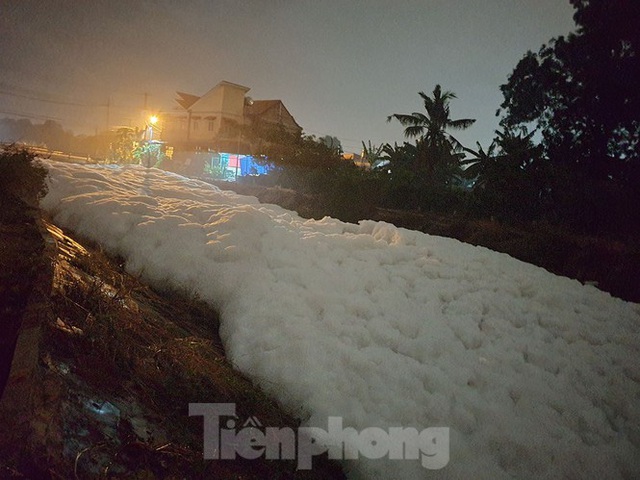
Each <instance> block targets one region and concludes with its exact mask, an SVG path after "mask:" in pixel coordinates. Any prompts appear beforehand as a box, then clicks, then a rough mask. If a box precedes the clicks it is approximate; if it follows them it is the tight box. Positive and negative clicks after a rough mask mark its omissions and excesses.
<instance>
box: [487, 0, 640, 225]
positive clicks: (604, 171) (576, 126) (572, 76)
mask: <svg viewBox="0 0 640 480" xmlns="http://www.w3.org/2000/svg"><path fill="white" fill-rule="evenodd" d="M571 4H572V5H573V6H574V8H575V10H576V11H575V14H574V21H575V22H576V25H577V30H576V32H575V33H571V34H569V35H568V36H567V37H566V38H565V37H558V38H555V39H552V40H551V42H550V43H549V45H548V46H547V45H543V46H542V48H541V49H540V50H539V52H538V53H532V52H527V54H526V55H525V56H524V58H522V60H520V62H519V63H518V65H517V66H516V68H515V69H514V71H513V73H512V74H511V75H510V76H509V78H508V82H507V83H506V84H505V85H502V86H501V90H502V93H503V95H504V102H503V103H502V105H501V108H502V112H503V113H504V116H503V118H502V120H501V124H502V125H503V126H504V127H506V128H514V127H518V126H523V125H533V126H534V127H535V129H536V130H537V131H539V132H540V133H541V138H542V140H541V144H542V147H543V148H544V153H545V154H546V156H547V157H548V159H549V161H550V164H551V165H552V167H553V169H552V172H553V177H552V178H550V182H549V185H550V189H551V191H550V194H551V195H552V197H553V205H554V208H555V210H556V211H557V214H558V215H559V217H562V218H563V219H564V220H565V221H571V222H573V223H576V222H577V224H576V226H580V227H582V228H586V229H588V230H590V231H604V230H611V229H612V228H617V229H620V228H627V226H628V225H631V224H633V223H639V222H640V215H639V214H638V212H637V209H636V208H634V207H633V206H632V205H631V203H637V202H638V201H640V88H638V85H637V79H638V78H640V2H638V1H636V0H571ZM500 112H501V111H499V113H500ZM616 223H617V225H615V224H616ZM578 224H579V225H578Z"/></svg>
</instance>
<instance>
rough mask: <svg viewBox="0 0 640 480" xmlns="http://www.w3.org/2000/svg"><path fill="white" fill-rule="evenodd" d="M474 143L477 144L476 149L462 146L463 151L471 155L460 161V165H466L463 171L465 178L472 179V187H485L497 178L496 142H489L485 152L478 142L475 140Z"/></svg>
mask: <svg viewBox="0 0 640 480" xmlns="http://www.w3.org/2000/svg"><path fill="white" fill-rule="evenodd" d="M476 145H477V146H478V149H477V151H474V150H472V149H470V148H466V147H465V148H464V151H465V152H467V153H470V154H471V155H473V157H472V158H469V159H465V160H463V161H462V162H461V164H462V165H468V167H467V168H466V169H465V170H464V172H463V173H464V176H465V177H466V178H468V179H470V180H473V181H474V187H473V188H474V189H478V188H486V187H487V185H489V184H491V183H492V182H493V181H495V180H496V178H499V169H498V158H497V156H496V153H495V149H496V143H495V142H491V145H489V148H488V149H487V151H486V152H485V151H484V149H483V148H482V146H481V145H480V142H476Z"/></svg>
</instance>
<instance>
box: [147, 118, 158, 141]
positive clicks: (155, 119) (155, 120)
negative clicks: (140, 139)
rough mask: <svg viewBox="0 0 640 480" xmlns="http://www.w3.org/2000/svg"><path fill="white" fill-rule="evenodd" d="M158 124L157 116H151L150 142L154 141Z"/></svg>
mask: <svg viewBox="0 0 640 480" xmlns="http://www.w3.org/2000/svg"><path fill="white" fill-rule="evenodd" d="M157 123H158V117H157V115H151V116H150V117H149V140H153V127H154V125H156V124H157Z"/></svg>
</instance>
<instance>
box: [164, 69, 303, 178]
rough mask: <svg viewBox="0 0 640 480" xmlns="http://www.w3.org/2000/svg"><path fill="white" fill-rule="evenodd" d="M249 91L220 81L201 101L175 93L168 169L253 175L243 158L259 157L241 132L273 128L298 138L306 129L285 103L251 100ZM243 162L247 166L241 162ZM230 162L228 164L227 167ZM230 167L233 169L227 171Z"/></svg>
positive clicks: (167, 124) (167, 132) (167, 130)
mask: <svg viewBox="0 0 640 480" xmlns="http://www.w3.org/2000/svg"><path fill="white" fill-rule="evenodd" d="M249 90H250V88H249V87H245V86H242V85H238V84H235V83H231V82H227V81H222V82H220V83H218V84H217V85H216V86H215V87H213V88H212V89H211V90H209V91H208V92H207V93H205V94H204V95H203V96H201V97H199V96H197V95H192V94H189V93H184V92H177V95H178V97H177V98H176V102H177V104H178V106H177V107H176V110H175V111H172V112H168V113H165V114H164V115H163V128H162V139H163V141H164V142H166V144H167V145H170V146H171V147H172V148H173V152H174V153H173V161H168V162H167V168H168V169H171V170H174V171H180V172H181V173H190V174H193V173H195V174H198V171H199V170H201V169H206V168H207V162H209V167H210V168H212V169H215V168H222V169H226V170H227V173H228V170H229V168H231V169H235V171H234V172H233V173H234V174H235V175H234V176H235V177H237V176H238V173H240V174H243V173H244V172H243V171H244V170H246V171H247V172H248V171H249V169H252V168H253V169H255V168H256V167H255V166H251V165H250V166H249V167H246V168H243V165H245V166H246V165H248V164H247V160H246V158H244V157H250V156H257V155H260V153H261V152H259V151H255V150H256V147H255V145H252V144H251V143H250V142H249V141H248V140H247V139H246V138H245V137H246V136H245V135H243V134H242V128H241V127H247V126H252V125H255V124H256V123H257V122H259V123H260V124H261V125H271V126H274V127H282V128H284V129H285V130H286V131H289V132H291V133H297V134H300V133H301V132H302V128H301V127H300V125H298V123H297V122H296V120H295V119H294V118H293V116H292V115H291V113H289V111H288V110H287V108H286V107H285V106H284V104H283V103H282V101H281V100H252V99H251V98H250V97H248V96H247V92H248V91H249ZM243 159H244V162H243ZM225 162H226V163H225ZM229 164H231V167H229Z"/></svg>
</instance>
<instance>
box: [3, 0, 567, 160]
mask: <svg viewBox="0 0 640 480" xmlns="http://www.w3.org/2000/svg"><path fill="white" fill-rule="evenodd" d="M0 8H1V11H0V48H1V54H0V116H7V114H21V115H25V116H31V118H32V120H34V121H38V122H41V121H43V120H44V119H45V118H52V119H56V120H58V121H60V123H62V124H63V125H64V126H65V128H69V129H71V130H73V131H74V132H75V133H93V132H95V131H96V130H97V129H100V130H101V129H104V128H105V126H106V124H107V108H106V107H105V106H104V105H106V104H107V102H109V104H110V108H109V123H110V124H111V125H112V126H113V125H122V124H124V125H132V126H135V125H136V124H137V123H138V122H139V115H140V111H141V109H142V108H143V106H144V102H145V93H146V94H148V95H147V104H148V107H149V108H151V109H154V110H170V109H172V108H174V102H173V99H174V97H175V91H176V90H180V91H184V92H188V93H193V94H196V95H202V94H204V93H206V92H207V91H208V90H209V89H210V88H211V87H213V86H214V85H216V84H217V83H218V82H220V81H221V80H227V81H230V82H234V83H239V84H242V85H245V86H247V87H250V88H251V91H250V92H249V93H248V95H250V96H251V97H253V98H255V99H265V100H266V99H276V98H279V99H282V101H283V102H284V104H285V105H286V106H287V108H288V109H289V111H290V112H291V113H292V114H293V116H294V117H295V118H296V120H297V121H298V123H299V124H300V125H301V126H302V127H303V128H304V131H305V133H308V134H315V135H318V136H320V135H333V136H337V137H338V138H339V139H340V140H341V141H342V144H343V148H344V150H345V151H359V150H360V148H361V144H360V141H361V140H365V141H367V140H371V141H372V142H373V143H381V142H390V143H393V142H394V141H402V138H403V137H402V128H401V126H400V125H399V124H398V123H397V122H395V123H387V122H386V118H387V116H388V115H390V114H392V113H410V112H413V111H416V110H421V109H422V106H421V103H420V98H419V97H418V95H417V92H418V91H420V90H423V91H425V92H428V93H430V92H431V91H432V90H433V87H434V86H435V85H436V83H440V84H441V85H442V87H443V89H445V90H452V91H454V92H455V93H456V94H457V95H458V100H455V101H454V103H453V104H452V116H453V117H454V118H476V119H477V122H476V124H475V125H474V126H473V127H472V128H470V129H469V130H467V131H466V132H464V133H461V134H459V135H458V137H459V139H460V140H462V142H463V143H464V144H465V145H467V146H470V147H472V146H474V144H475V141H476V140H480V141H481V142H482V143H483V144H484V145H485V146H486V144H488V142H489V141H490V140H491V138H492V137H493V131H494V130H495V129H496V127H497V118H496V117H495V111H496V110H497V109H498V107H499V104H500V102H501V99H502V96H501V94H500V91H499V85H500V84H502V83H505V82H506V79H507V75H509V73H511V71H512V70H513V68H514V67H515V65H516V63H517V62H518V60H519V59H520V58H521V57H522V56H523V55H524V54H525V52H526V51H527V50H538V48H539V47H540V46H541V45H542V44H543V43H545V42H547V41H548V40H549V39H551V38H552V37H555V36H558V35H566V34H567V33H569V32H570V31H572V30H573V29H574V23H573V19H572V15H573V9H572V8H571V6H570V4H569V2H568V0H566V1H565V0H422V1H412V0H367V1H356V0H342V1H339V0H335V1H334V0H323V1H319V0H315V1H311V0H230V1H227V0H222V1H221V0H196V1H189V2H187V1H182V0H180V1H178V0H86V1H79V0H0ZM43 100H48V102H44V101H43Z"/></svg>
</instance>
